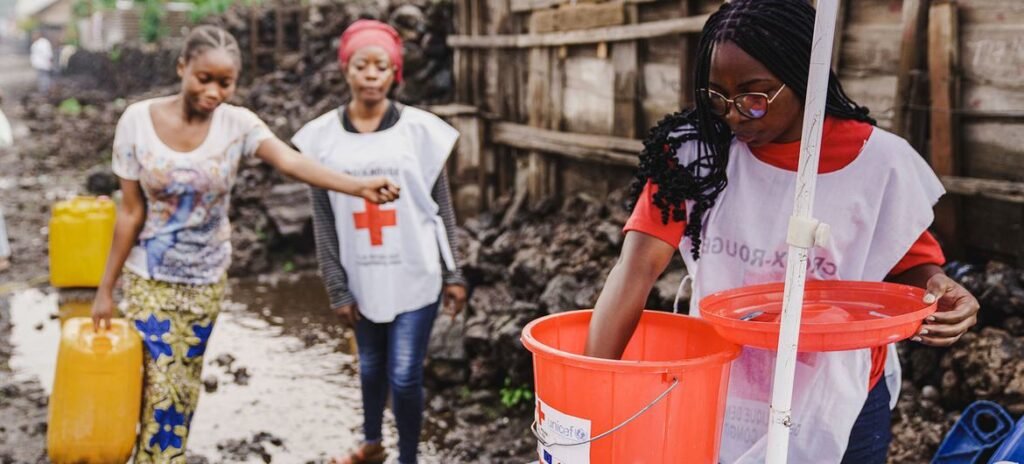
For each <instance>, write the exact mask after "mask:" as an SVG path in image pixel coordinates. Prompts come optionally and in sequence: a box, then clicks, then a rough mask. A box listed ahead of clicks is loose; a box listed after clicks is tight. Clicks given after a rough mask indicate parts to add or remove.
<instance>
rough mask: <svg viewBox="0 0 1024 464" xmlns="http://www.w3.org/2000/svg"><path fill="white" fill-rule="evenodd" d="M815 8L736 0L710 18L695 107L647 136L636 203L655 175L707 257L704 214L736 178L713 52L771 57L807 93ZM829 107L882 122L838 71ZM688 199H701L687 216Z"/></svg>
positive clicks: (665, 209) (670, 209) (665, 210)
mask: <svg viewBox="0 0 1024 464" xmlns="http://www.w3.org/2000/svg"><path fill="white" fill-rule="evenodd" d="M814 15H815V12H814V8H813V7H811V5H810V4H809V3H808V0H732V1H730V2H729V3H725V4H723V5H722V6H721V8H719V9H718V11H717V12H715V13H714V14H712V15H711V17H710V18H708V21H707V23H705V24H704V30H703V31H702V32H701V35H700V42H699V45H698V48H697V63H696V66H695V67H694V79H693V81H694V88H695V91H694V92H695V95H694V100H693V101H694V102H696V105H695V107H694V108H691V109H688V110H685V111H681V112H677V113H674V114H670V115H668V116H666V117H665V118H664V119H662V120H661V121H659V122H658V124H657V125H656V126H655V127H654V128H652V129H651V131H650V133H649V135H648V136H647V138H646V139H645V140H644V149H643V151H642V152H641V154H640V166H639V168H638V170H637V173H636V179H635V180H634V181H633V185H632V187H631V196H632V198H633V199H634V203H633V205H631V206H635V204H636V199H638V198H639V196H640V193H641V192H642V191H643V188H644V186H645V185H646V184H647V182H648V181H650V182H651V183H653V184H656V185H657V187H658V191H657V193H655V194H654V204H655V206H657V207H658V208H659V209H660V210H661V220H662V222H664V223H665V224H667V223H668V221H670V220H672V221H677V222H678V221H687V222H686V230H685V234H686V236H687V237H689V238H690V241H691V242H692V244H693V247H692V249H691V250H690V252H691V254H692V255H693V257H694V259H699V258H700V246H701V230H702V229H703V219H704V216H705V213H707V212H708V211H709V210H710V209H711V207H712V206H714V204H715V200H716V199H717V198H718V195H719V194H720V193H721V192H722V190H724V189H725V187H726V185H727V184H728V179H727V178H726V169H725V168H726V165H727V164H728V162H729V144H730V142H731V140H732V138H733V134H732V131H731V130H730V129H729V126H728V125H726V123H725V122H724V121H722V120H721V119H720V118H718V117H717V116H715V114H714V113H713V112H712V111H711V109H710V102H709V101H708V97H707V94H706V93H705V92H702V91H700V89H706V88H708V80H709V76H710V71H711V55H712V52H713V51H714V48H715V45H716V44H718V43H721V42H725V41H730V42H733V43H735V44H736V45H737V46H738V47H739V48H741V49H742V50H743V51H744V52H746V53H747V54H749V55H750V56H752V57H753V58H754V59H756V60H757V61H759V62H761V63H762V64H764V66H765V67H767V68H768V70H769V71H771V72H772V74H774V75H775V76H776V77H778V78H779V79H780V80H781V81H782V82H783V83H785V84H786V86H787V87H788V88H789V89H791V90H792V91H793V92H794V93H796V95H797V96H798V97H800V99H801V100H802V99H803V98H804V95H805V94H806V92H807V72H808V63H809V62H810V55H811V41H812V38H813V35H814ZM825 113H826V114H828V115H831V116H834V117H837V118H842V119H855V120H858V121H863V122H867V123H869V124H872V125H874V124H875V120H874V119H872V118H871V117H870V116H868V109H867V108H865V107H863V106H860V105H858V104H857V103H855V102H854V101H853V100H851V99H850V98H849V97H848V96H847V95H846V92H844V91H843V88H842V86H841V85H840V84H839V78H838V77H837V76H836V74H835V72H832V73H831V74H830V76H829V84H828V99H827V101H826V103H825ZM689 141H697V142H698V143H697V158H696V159H695V160H694V161H693V162H692V163H690V164H687V165H680V163H679V162H678V160H677V158H676V152H677V151H678V150H679V147H680V146H681V145H682V144H683V143H685V142H689ZM685 200H691V201H693V203H694V204H693V208H692V210H691V211H689V218H687V217H686V216H687V212H686V207H685V204H684V201H685Z"/></svg>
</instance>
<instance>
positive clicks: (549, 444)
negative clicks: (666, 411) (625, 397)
mask: <svg viewBox="0 0 1024 464" xmlns="http://www.w3.org/2000/svg"><path fill="white" fill-rule="evenodd" d="M678 385H679V379H678V378H676V377H673V378H672V385H669V386H668V388H666V389H665V391H663V392H661V394H660V395H658V396H657V397H656V398H654V400H653V401H651V402H650V403H647V406H644V407H643V408H642V409H640V410H639V411H637V412H636V414H633V415H632V416H630V418H629V419H626V420H624V421H622V423H620V424H619V425H616V426H615V427H612V428H610V429H608V430H607V431H606V432H604V433H601V434H599V435H597V436H595V437H594V438H591V439H589V440H584V441H581V442H577V443H557V442H549V441H546V440H544V439H543V438H541V436H540V431H539V430H537V419H536V418H535V419H533V423H532V424H530V431H531V432H533V436H534V437H536V438H537V441H538V442H540V444H542V445H544V446H546V447H548V448H551V447H554V446H579V445H585V444H587V443H592V442H595V441H597V440H600V439H602V438H604V437H607V436H608V435H611V434H613V433H615V432H616V431H618V430H619V429H621V428H623V427H625V426H626V425H628V424H629V423H630V422H633V420H635V419H636V418H638V417H640V416H641V415H643V413H645V412H647V410H649V409H651V408H653V407H654V405H656V404H658V402H659V401H661V400H663V399H664V398H665V397H666V396H668V394H669V393H671V392H672V390H674V389H675V388H676V387H677V386H678Z"/></svg>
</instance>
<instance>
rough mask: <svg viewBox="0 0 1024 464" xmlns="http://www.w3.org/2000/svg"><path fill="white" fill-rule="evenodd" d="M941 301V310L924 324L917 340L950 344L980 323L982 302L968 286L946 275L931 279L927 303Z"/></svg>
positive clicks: (938, 275) (939, 344)
mask: <svg viewBox="0 0 1024 464" xmlns="http://www.w3.org/2000/svg"><path fill="white" fill-rule="evenodd" d="M936 300H938V302H939V308H938V311H936V312H935V314H933V315H931V316H929V317H928V319H926V320H925V322H924V324H922V325H921V329H920V331H918V333H917V335H916V336H914V338H913V340H914V341H918V342H921V343H924V344H925V345H932V346H950V345H952V344H953V343H956V341H957V340H959V339H960V337H961V336H962V335H963V334H964V333H966V332H967V330H968V329H970V328H971V327H972V326H973V325H974V324H976V323H977V322H978V310H979V309H981V305H979V304H978V300H977V299H975V298H974V295H971V292H968V291H967V289H966V288H964V287H963V286H961V285H960V284H958V283H956V282H955V281H954V280H953V279H951V278H949V276H947V275H946V274H935V275H933V276H932V277H931V278H929V279H928V285H927V293H926V294H925V296H924V302H925V303H927V304H931V303H934V302H935V301H936Z"/></svg>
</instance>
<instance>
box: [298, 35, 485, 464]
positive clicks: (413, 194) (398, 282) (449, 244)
mask: <svg viewBox="0 0 1024 464" xmlns="http://www.w3.org/2000/svg"><path fill="white" fill-rule="evenodd" d="M338 58H339V62H340V65H341V69H342V72H344V73H345V79H346V80H347V82H348V85H349V89H350V90H351V94H352V99H351V101H350V102H348V103H347V104H344V105H342V106H341V107H340V108H338V109H337V110H335V111H331V112H329V113H327V114H324V115H322V116H320V117H319V118H317V119H315V120H313V121H311V122H309V123H308V124H306V125H305V126H304V127H303V128H302V129H301V130H299V132H298V133H297V134H296V135H295V137H294V138H293V139H292V142H293V143H294V144H295V146H297V147H298V148H299V149H300V151H302V152H303V153H305V154H307V155H308V156H312V157H314V158H315V159H317V160H319V161H320V162H321V163H323V164H324V165H326V166H328V167H330V168H331V169H334V170H337V171H341V172H345V173H348V174H350V175H353V176H357V177H362V176H367V177H369V176H387V177H389V178H390V179H392V180H394V181H397V182H398V183H399V184H400V185H402V196H401V198H399V199H398V201H396V202H394V203H392V204H390V205H388V206H387V207H386V209H385V208H380V207H379V206H378V205H375V204H371V203H368V202H365V201H362V200H360V199H357V198H355V199H349V198H347V197H345V196H344V195H337V194H334V193H333V192H327V191H325V190H322V189H313V199H312V201H313V211H314V215H313V225H314V232H315V236H316V245H317V258H318V260H319V262H320V271H321V274H322V277H323V279H324V283H325V285H326V287H327V293H328V295H329V297H330V302H331V307H332V308H333V309H334V311H335V312H336V313H337V314H338V316H340V317H341V319H342V321H343V322H345V323H346V324H348V325H350V326H352V327H354V329H355V333H356V342H357V345H358V348H359V371H360V372H359V374H360V381H361V383H362V393H363V415H364V417H363V419H364V424H363V432H364V434H365V441H364V442H363V443H362V444H361V445H360V446H359V447H357V448H356V449H355V450H354V451H353V452H352V453H351V454H350V455H349V456H347V457H345V458H342V459H340V460H336V461H335V462H341V463H376V462H383V461H384V459H385V456H386V453H385V450H384V447H383V446H382V443H381V438H382V436H381V420H382V417H383V413H384V405H385V403H386V400H387V395H388V392H389V391H390V393H391V395H392V410H393V412H394V415H395V422H396V423H397V425H398V448H399V460H398V461H399V462H400V463H415V462H416V448H417V445H418V443H419V436H420V428H421V424H422V421H423V361H424V358H425V357H426V351H427V342H428V340H429V338H430V331H431V328H432V327H433V324H434V318H435V317H436V316H437V312H438V307H439V306H440V303H441V300H442V299H443V300H444V306H445V308H446V310H447V312H449V313H450V314H451V315H452V316H453V317H454V315H455V314H457V313H458V312H459V311H461V310H462V307H463V306H464V304H465V301H466V290H465V283H464V281H463V279H462V277H461V275H460V274H459V271H458V268H457V266H456V262H457V260H456V258H455V250H456V246H455V213H454V211H453V209H452V205H451V193H450V191H449V187H448V178H447V177H446V175H445V170H444V165H445V161H446V160H447V158H448V155H449V154H450V153H451V151H452V148H453V147H454V145H455V141H456V139H457V138H458V135H459V134H458V132H456V131H455V129H454V128H452V127H451V126H449V125H448V124H447V123H445V122H444V121H442V120H441V119H440V118H438V117H437V116H434V115H432V114H430V113H428V112H426V111H423V110H420V109H417V108H413V107H410V106H404V105H401V104H399V103H396V102H394V101H392V100H390V99H389V98H388V95H389V94H390V92H391V89H392V86H393V85H394V84H396V83H399V82H401V79H402V41H401V39H400V38H399V36H398V33H397V32H396V31H395V30H394V29H393V28H391V26H388V25H387V24H384V23H381V22H379V21H371V20H360V21H356V22H355V23H353V24H352V25H351V26H350V27H349V28H348V29H347V30H345V33H344V34H342V36H341V44H340V47H339V51H338Z"/></svg>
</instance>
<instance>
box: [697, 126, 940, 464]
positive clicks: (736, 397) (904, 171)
mask: <svg viewBox="0 0 1024 464" xmlns="http://www.w3.org/2000/svg"><path fill="white" fill-rule="evenodd" d="M695 151H696V143H693V142H691V143H687V144H684V145H683V147H681V148H680V150H679V154H678V157H679V159H680V161H682V162H684V163H686V162H690V161H692V160H693V159H694V158H695V157H696V153H695ZM727 173H728V178H729V184H728V187H727V188H726V189H725V190H724V191H723V192H722V193H721V194H720V195H719V197H718V200H717V202H716V203H715V205H714V207H712V208H711V210H710V211H709V212H708V213H707V216H705V222H704V225H703V234H702V245H701V255H700V259H699V260H698V261H696V262H695V261H694V260H693V257H692V256H691V254H690V248H691V240H690V239H689V238H686V237H684V238H683V240H682V242H681V243H680V246H679V247H680V252H681V253H682V256H683V259H684V261H685V262H686V266H687V269H688V270H689V271H690V274H691V275H692V276H693V278H694V281H693V297H692V299H691V300H690V301H691V305H690V311H691V314H694V315H699V309H698V307H697V304H698V302H699V301H700V299H701V298H702V297H703V296H705V295H709V294H711V293H714V292H718V291H723V290H729V289H733V288H737V287H743V286H747V285H754V284H761V283H766V282H781V281H784V280H785V277H786V270H785V263H786V253H787V251H788V245H787V244H786V228H787V224H788V220H789V217H790V215H791V214H792V212H793V191H794V187H795V184H796V173H795V172H792V171H788V170H784V169H780V168H777V167H774V166H771V165H769V164H766V163H764V162H762V161H760V160H758V159H757V158H755V157H754V156H753V154H752V153H751V152H750V149H749V148H748V147H747V145H746V144H744V143H740V142H737V141H735V140H734V141H733V143H732V146H731V148H730V151H729V165H728V168H727ZM943 193H945V192H944V190H943V188H942V185H941V183H940V182H939V180H938V179H937V178H936V176H935V174H934V173H933V172H932V170H931V168H930V167H929V166H928V165H927V164H926V163H925V162H924V161H923V160H922V159H921V157H920V155H918V154H917V153H916V152H915V151H914V149H913V148H912V147H910V145H909V144H907V142H906V141H904V140H903V139H901V138H899V137H897V136H895V135H893V134H891V133H889V132H886V131H884V130H881V129H877V128H876V129H874V130H873V131H872V134H871V137H870V138H869V139H868V140H867V142H865V144H864V147H863V149H862V151H861V153H860V155H859V156H857V158H856V159H855V160H854V161H853V162H852V163H850V164H849V165H847V166H846V167H844V168H843V169H841V170H839V171H835V172H832V173H827V174H821V175H819V176H818V181H817V192H816V198H815V199H814V211H813V216H814V217H815V218H817V219H819V220H821V221H823V222H825V223H827V224H829V225H830V226H831V228H832V238H831V241H830V243H829V244H828V245H827V246H824V247H816V248H814V249H812V250H811V251H810V258H809V260H808V261H809V264H808V266H809V272H808V279H811V280H833V279H842V280H865V281H881V280H882V279H884V278H885V277H886V275H887V274H888V273H889V271H890V270H891V269H892V268H893V267H894V266H895V265H896V264H897V263H898V262H899V261H900V259H902V257H903V256H904V255H905V254H906V253H907V251H908V250H909V249H910V247H911V245H912V244H913V243H914V242H915V241H916V240H917V238H918V237H919V236H920V235H921V234H922V233H923V232H924V231H925V230H926V229H927V228H928V226H929V225H930V224H931V222H932V219H933V213H932V206H933V205H934V204H935V202H936V201H938V199H939V197H940V196H942V194H943ZM687 208H693V204H692V203H687ZM798 361H799V362H798V363H797V365H798V367H797V371H796V382H795V385H794V394H793V415H794V416H793V418H794V422H795V424H794V426H793V428H792V434H791V441H790V448H789V462H814V463H838V462H840V460H841V459H842V456H843V454H844V453H845V451H846V447H847V443H848V441H849V437H850V431H851V429H852V427H853V423H854V421H855V420H856V418H857V416H858V414H859V413H860V411H861V409H862V408H863V405H864V402H865V400H866V399H867V394H868V380H869V375H870V369H871V357H870V351H869V350H867V349H863V350H855V351H844V352H832V353H801V354H800V355H799V356H798ZM774 366H775V354H774V352H772V351H764V350H758V349H751V348H745V349H744V350H743V353H742V355H741V356H740V358H738V359H737V360H736V361H735V362H734V364H733V367H732V373H731V380H730V382H729V394H728V399H727V403H726V418H725V425H724V427H723V430H722V448H721V454H720V461H721V462H722V463H728V464H732V463H744V464H752V463H763V462H764V461H765V448H766V446H767V431H768V415H769V406H770V403H771V399H770V398H771V387H772V378H773V372H774ZM899 378H900V368H899V358H898V357H897V354H896V350H895V346H894V345H890V346H889V347H888V359H887V362H886V379H885V381H886V384H887V386H888V387H889V391H890V393H891V395H892V402H891V403H890V407H893V406H895V401H896V399H897V398H898V397H899V388H900V381H899Z"/></svg>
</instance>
